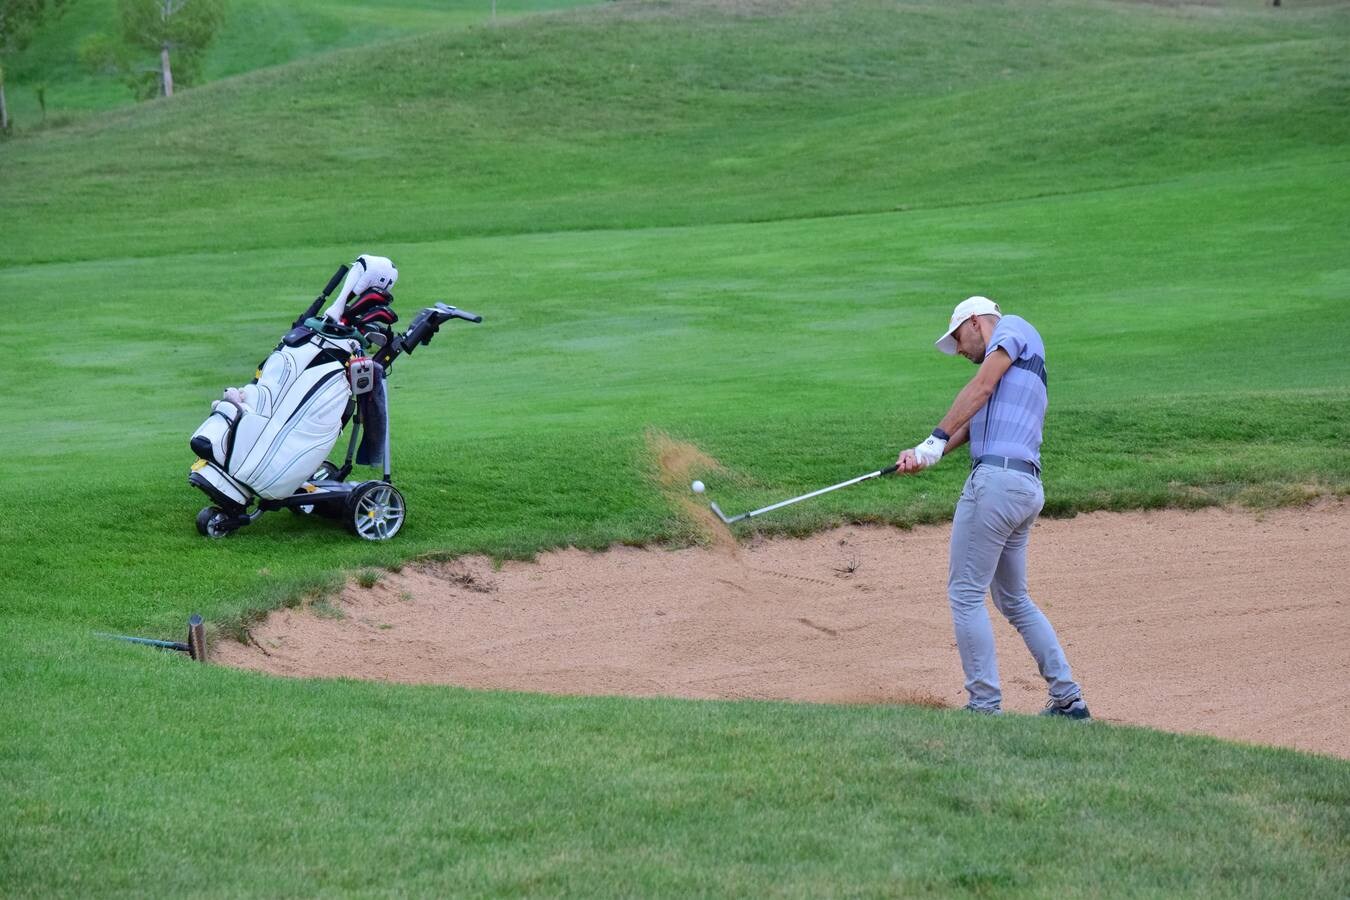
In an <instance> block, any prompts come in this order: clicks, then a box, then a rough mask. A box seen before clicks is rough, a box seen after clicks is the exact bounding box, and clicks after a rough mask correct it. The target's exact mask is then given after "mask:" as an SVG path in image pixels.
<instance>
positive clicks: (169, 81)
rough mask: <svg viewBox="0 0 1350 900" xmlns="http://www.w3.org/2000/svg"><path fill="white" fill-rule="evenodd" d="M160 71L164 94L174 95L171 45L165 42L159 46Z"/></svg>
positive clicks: (166, 95)
mask: <svg viewBox="0 0 1350 900" xmlns="http://www.w3.org/2000/svg"><path fill="white" fill-rule="evenodd" d="M159 71H160V84H161V86H162V87H163V88H164V96H165V97H172V96H173V69H172V68H170V66H169V45H168V44H165V45H164V46H162V47H160V48H159Z"/></svg>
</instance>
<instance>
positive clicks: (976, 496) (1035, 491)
mask: <svg viewBox="0 0 1350 900" xmlns="http://www.w3.org/2000/svg"><path fill="white" fill-rule="evenodd" d="M1044 505H1045V492H1044V490H1043V489H1042V488H1041V482H1040V479H1038V478H1036V477H1035V476H1032V475H1027V474H1024V473H1022V472H1015V471H1012V470H1011V469H1001V468H997V467H994V466H979V467H978V468H976V469H975V471H973V472H971V473H970V477H969V478H967V479H966V486H965V488H964V489H963V490H962V491H961V500H960V502H958V503H957V505H956V517H955V519H953V521H952V547H951V562H950V566H949V568H948V575H947V600H948V602H950V603H951V607H952V625H953V627H954V628H955V629H956V646H957V649H958V650H960V653H961V667H962V668H963V669H965V672H966V691H967V693H969V694H970V706H971V708H973V709H978V710H983V711H987V712H993V711H996V710H998V709H999V707H1000V704H1001V703H1002V702H1003V692H1002V691H1001V690H1000V688H999V682H998V659H997V658H996V657H995V655H994V629H993V626H992V625H990V623H989V611H988V610H987V609H986V608H985V605H984V597H985V594H986V592H991V591H992V593H993V596H994V605H995V606H997V607H998V610H999V612H1001V613H1003V615H1004V616H1006V617H1007V619H1008V621H1009V622H1011V623H1012V625H1013V627H1014V628H1016V629H1017V632H1018V634H1020V635H1022V640H1023V641H1025V642H1026V645H1027V649H1028V650H1030V651H1031V655H1032V656H1034V657H1035V658H1036V665H1037V666H1039V667H1040V670H1041V677H1042V678H1044V679H1045V681H1046V683H1047V684H1048V685H1049V686H1050V697H1051V699H1054V700H1069V699H1072V698H1074V697H1077V696H1078V695H1079V688H1078V685H1077V684H1076V683H1075V682H1074V680H1073V676H1072V674H1071V673H1070V672H1069V663H1068V661H1066V660H1065V659H1064V651H1063V650H1062V649H1061V648H1060V646H1059V638H1057V637H1055V629H1054V628H1053V627H1051V625H1050V621H1049V620H1048V619H1046V617H1045V614H1044V613H1042V612H1041V611H1040V609H1039V608H1037V606H1036V604H1035V603H1033V602H1031V597H1030V596H1028V594H1027V541H1028V540H1029V539H1030V537H1031V526H1032V524H1033V523H1035V521H1036V516H1037V515H1039V514H1040V511H1041V507H1043V506H1044Z"/></svg>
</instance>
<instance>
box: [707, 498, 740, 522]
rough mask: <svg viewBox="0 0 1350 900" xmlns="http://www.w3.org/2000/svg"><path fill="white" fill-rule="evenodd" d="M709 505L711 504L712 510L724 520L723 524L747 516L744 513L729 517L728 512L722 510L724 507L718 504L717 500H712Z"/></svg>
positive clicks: (737, 520)
mask: <svg viewBox="0 0 1350 900" xmlns="http://www.w3.org/2000/svg"><path fill="white" fill-rule="evenodd" d="M708 505H709V506H711V507H712V511H713V512H714V513H716V514H717V518H719V519H721V520H722V524H723V525H730V524H731V523H732V522H739V521H740V520H741V519H744V518H745V516H744V515H740V516H733V517H732V518H730V519H728V518H727V514H726V513H724V512H722V508H721V507H720V506H718V505H717V501H716V500H714V501H712V502H711V503H709V504H708Z"/></svg>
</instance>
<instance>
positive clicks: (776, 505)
mask: <svg viewBox="0 0 1350 900" xmlns="http://www.w3.org/2000/svg"><path fill="white" fill-rule="evenodd" d="M896 468H897V467H896V466H888V467H886V468H884V469H878V470H877V471H875V472H868V473H867V474H866V475H859V476H858V477H857V478H850V479H849V480H848V481H841V482H839V483H838V484H832V485H830V486H829V487H826V488H821V489H820V490H818V491H812V492H811V493H809V494H802V495H801V496H800V497H793V498H791V499H789V500H783V501H781V502H779V503H774V504H772V505H771V506H766V507H764V508H762V509H756V510H752V511H751V512H748V513H745V514H744V515H743V516H737V517H736V518H737V519H751V518H754V517H755V516H758V515H760V514H762V513H766V512H772V511H773V510H775V509H782V508H783V507H784V506H791V505H792V504H794V503H801V502H802V501H803V500H810V499H811V498H812V497H819V496H820V495H821V494H828V493H829V492H830V491H837V490H839V489H840V488H846V487H848V486H849V485H853V484H857V483H858V482H860V481H867V480H868V479H871V478H878V477H880V476H882V475H889V474H891V473H892V472H894V471H895V470H896Z"/></svg>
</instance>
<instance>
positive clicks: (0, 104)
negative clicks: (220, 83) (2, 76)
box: [0, 80, 9, 131]
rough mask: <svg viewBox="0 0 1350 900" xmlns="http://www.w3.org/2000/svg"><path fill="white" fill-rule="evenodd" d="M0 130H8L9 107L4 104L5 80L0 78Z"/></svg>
mask: <svg viewBox="0 0 1350 900" xmlns="http://www.w3.org/2000/svg"><path fill="white" fill-rule="evenodd" d="M0 131H9V109H8V107H6V106H5V82H4V81H3V80H0Z"/></svg>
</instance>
